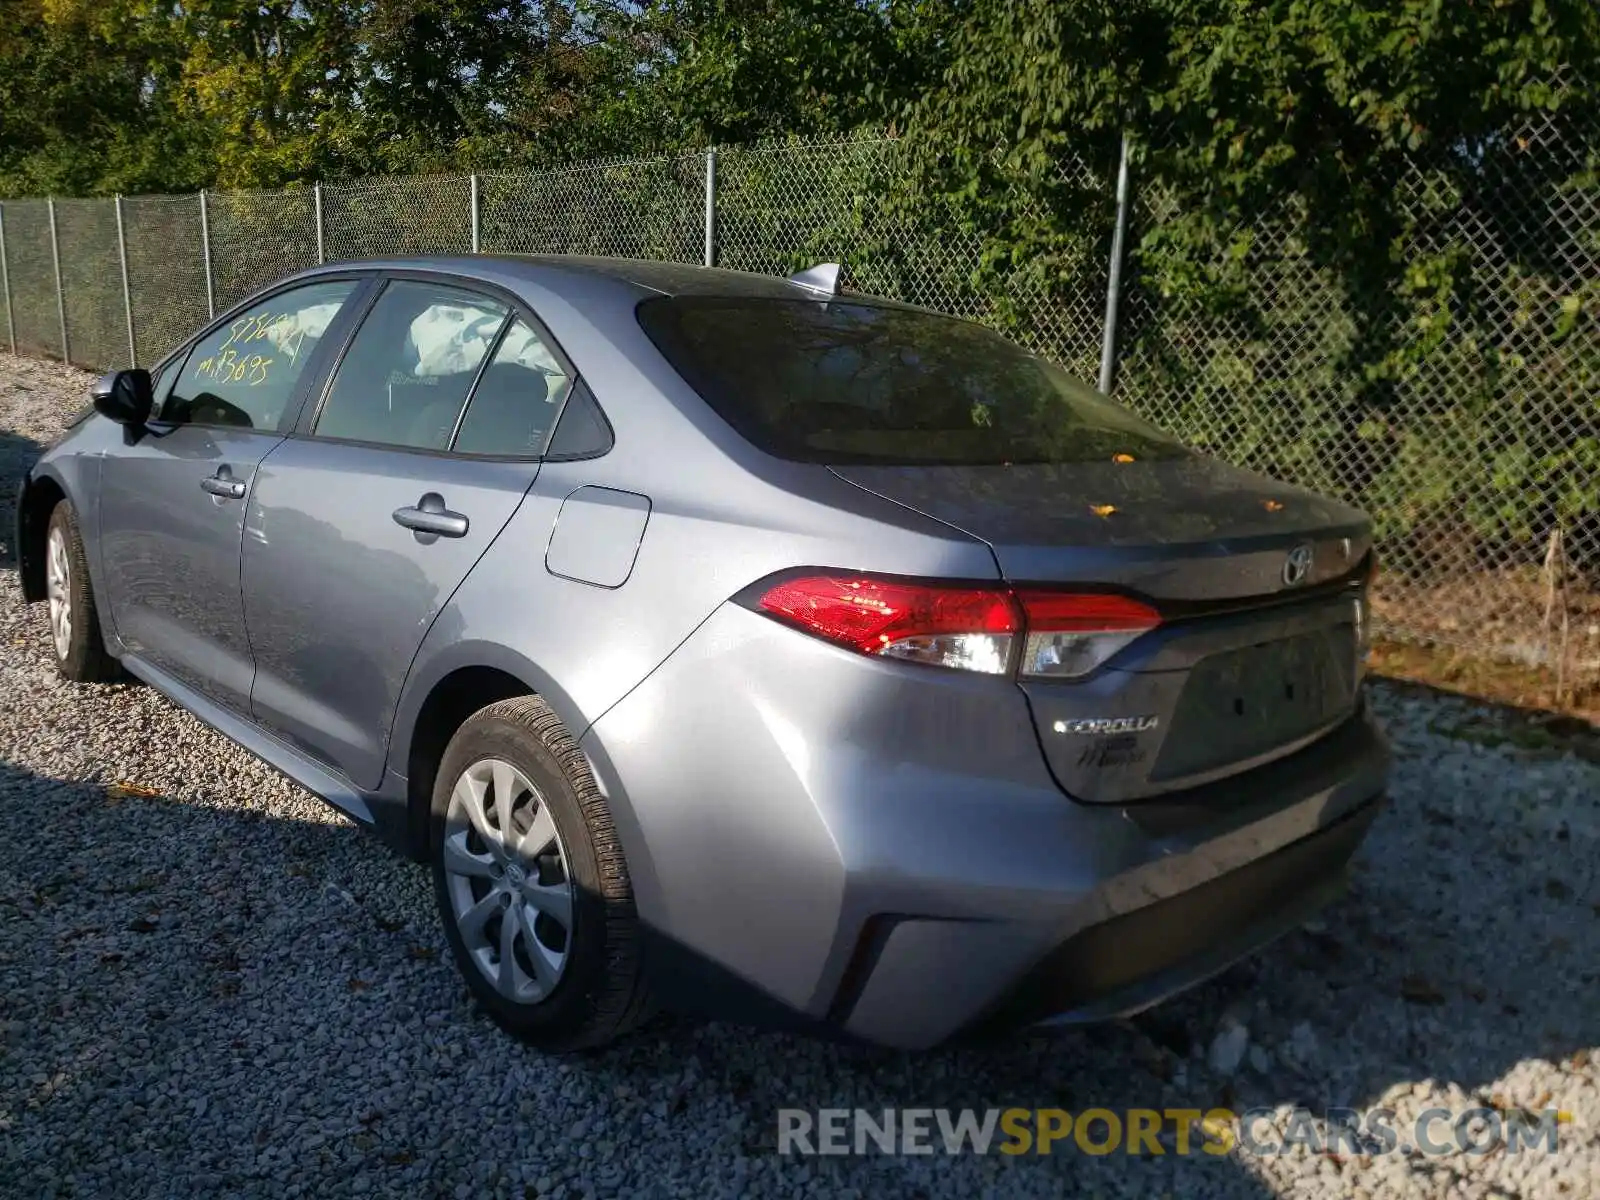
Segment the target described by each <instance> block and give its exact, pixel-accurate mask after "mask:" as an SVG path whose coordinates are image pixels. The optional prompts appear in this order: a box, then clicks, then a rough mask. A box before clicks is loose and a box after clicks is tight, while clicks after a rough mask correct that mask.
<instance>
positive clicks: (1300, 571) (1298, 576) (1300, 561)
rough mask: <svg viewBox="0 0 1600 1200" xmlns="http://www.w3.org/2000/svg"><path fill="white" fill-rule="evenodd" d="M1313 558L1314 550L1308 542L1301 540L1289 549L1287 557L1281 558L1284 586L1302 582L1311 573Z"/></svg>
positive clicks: (1314, 557)
mask: <svg viewBox="0 0 1600 1200" xmlns="http://www.w3.org/2000/svg"><path fill="white" fill-rule="evenodd" d="M1315 559H1316V551H1315V550H1313V549H1312V548H1311V543H1310V542H1301V543H1300V544H1299V545H1298V546H1296V547H1295V548H1294V549H1293V550H1291V551H1289V557H1288V558H1286V559H1284V560H1283V582H1284V586H1285V587H1293V586H1294V585H1295V584H1297V583H1304V582H1305V579H1306V576H1307V575H1309V574H1311V564H1312V562H1313V561H1314V560H1315Z"/></svg>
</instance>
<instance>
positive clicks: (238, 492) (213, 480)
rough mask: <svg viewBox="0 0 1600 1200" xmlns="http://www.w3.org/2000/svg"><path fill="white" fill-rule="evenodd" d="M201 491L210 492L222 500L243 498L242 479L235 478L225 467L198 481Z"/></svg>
mask: <svg viewBox="0 0 1600 1200" xmlns="http://www.w3.org/2000/svg"><path fill="white" fill-rule="evenodd" d="M200 487H201V489H202V490H203V491H207V492H210V493H211V494H212V495H213V496H220V497H222V498H223V499H224V500H243V499H244V480H242V479H235V478H234V477H233V475H232V474H231V473H230V472H229V471H228V469H227V468H226V467H224V468H222V469H221V470H219V471H218V472H217V473H216V474H215V475H207V476H206V477H205V478H204V479H202V480H201V481H200Z"/></svg>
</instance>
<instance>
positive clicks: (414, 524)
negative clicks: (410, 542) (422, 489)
mask: <svg viewBox="0 0 1600 1200" xmlns="http://www.w3.org/2000/svg"><path fill="white" fill-rule="evenodd" d="M394 520H395V524H396V525H403V526H404V527H405V528H407V529H410V530H412V531H413V532H415V533H417V534H419V535H425V534H430V533H431V534H433V535H435V536H436V537H451V538H458V537H466V536H467V528H468V527H469V525H470V524H471V522H469V521H468V520H467V518H466V516H465V515H464V514H462V513H458V512H451V511H450V510H449V509H448V508H446V507H445V506H444V497H443V496H441V495H439V493H438V492H429V493H428V494H427V495H425V496H423V497H422V499H420V500H418V501H417V503H416V505H415V507H411V506H407V507H405V508H397V509H395V510H394Z"/></svg>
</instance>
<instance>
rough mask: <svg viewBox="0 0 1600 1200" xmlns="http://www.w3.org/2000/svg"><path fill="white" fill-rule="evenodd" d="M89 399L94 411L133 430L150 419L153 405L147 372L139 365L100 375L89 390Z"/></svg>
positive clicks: (152, 395)
mask: <svg viewBox="0 0 1600 1200" xmlns="http://www.w3.org/2000/svg"><path fill="white" fill-rule="evenodd" d="M89 398H90V399H91V400H93V401H94V410H95V412H97V413H99V414H100V415H101V416H103V417H110V418H111V419H112V420H113V421H115V422H116V423H117V424H118V425H127V426H129V427H130V428H133V429H139V428H141V427H142V426H143V425H144V423H145V422H146V421H148V420H149V419H150V410H151V408H152V407H154V405H155V392H154V389H152V387H151V386H150V372H149V371H146V370H145V369H144V368H142V367H134V368H133V369H132V370H128V371H112V372H111V373H110V374H109V375H102V376H101V377H100V379H99V381H98V382H97V383H96V384H95V385H94V387H92V388H91V389H89Z"/></svg>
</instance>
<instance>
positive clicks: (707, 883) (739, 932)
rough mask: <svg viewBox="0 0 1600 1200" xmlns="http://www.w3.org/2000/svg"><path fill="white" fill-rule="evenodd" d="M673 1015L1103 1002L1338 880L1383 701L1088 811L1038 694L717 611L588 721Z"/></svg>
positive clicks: (1271, 932) (1327, 892) (1201, 959)
mask: <svg viewBox="0 0 1600 1200" xmlns="http://www.w3.org/2000/svg"><path fill="white" fill-rule="evenodd" d="M582 745H583V748H584V750H585V752H586V753H587V754H588V755H589V758H590V761H591V763H592V764H593V766H594V769H595V772H596V776H597V778H598V779H599V781H600V783H601V786H602V788H603V789H604V790H605V791H606V793H607V795H608V796H609V797H610V799H611V804H612V809H613V812H614V814H615V816H616V819H617V827H618V832H619V835H620V836H621V838H622V842H623V847H624V849H625V851H626V853H627V856H628V861H629V866H630V870H631V873H632V876H633V882H634V891H635V897H636V900H637V903H638V907H639V912H640V915H641V918H642V919H643V921H644V922H645V925H646V930H647V936H648V938H649V946H650V954H651V960H650V961H651V969H652V971H653V972H654V974H655V976H656V978H655V983H656V986H657V989H658V991H659V992H660V993H661V995H662V998H663V1000H664V1001H665V1002H666V1003H667V1004H668V1006H670V1007H674V1008H678V1009H682V1010H687V1011H693V1012H698V1013H703V1014H706V1015H712V1016H719V1017H731V1018H735V1019H754V1020H758V1021H762V1022H765V1023H771V1022H781V1023H788V1024H799V1025H803V1026H805V1027H808V1028H811V1029H815V1030H820V1031H827V1032H835V1033H840V1034H843V1035H845V1036H848V1037H851V1038H856V1039H860V1040H865V1041H869V1042H873V1043H878V1044H882V1045H889V1046H897V1047H904V1048H908V1049H914V1048H921V1047H926V1046H931V1045H934V1044H937V1043H938V1042H941V1041H943V1040H945V1039H947V1038H949V1037H951V1036H953V1035H955V1034H957V1033H960V1032H962V1031H964V1030H967V1029H970V1028H973V1027H975V1026H980V1025H984V1026H992V1025H995V1024H1018V1023H1029V1022H1035V1021H1041V1020H1052V1019H1064V1020H1089V1019H1095V1018H1097V1017H1104V1016H1111V1015H1116V1014H1118V1013H1122V1012H1127V1011H1132V1010H1135V1009H1138V1008H1142V1007H1145V1006H1146V1005H1148V1004H1150V1003H1154V1002H1155V1001H1157V1000H1159V999H1161V998H1162V997H1164V996H1166V995H1169V994H1171V993H1172V992H1174V991H1177V990H1181V989H1182V988H1183V987H1187V986H1189V985H1191V984H1193V983H1195V982H1198V981H1199V980H1201V979H1203V978H1205V977H1206V976H1207V975H1209V974H1212V973H1214V972H1215V971H1216V970H1219V969H1220V968H1221V967H1222V966H1225V965H1226V964H1227V963H1228V962H1231V961H1233V960H1234V959H1235V958H1237V957H1239V956H1241V955H1243V954H1247V953H1249V952H1250V951H1252V950H1254V949H1255V948H1257V947H1258V946H1260V945H1261V944H1263V943H1264V942H1265V941H1268V940H1270V939H1271V938H1272V937H1274V936H1276V935H1277V934H1279V933H1281V932H1283V931H1284V930H1286V929H1287V928H1290V927H1292V925H1293V924H1294V923H1295V922H1296V921H1298V920H1300V919H1303V917H1304V915H1305V914H1306V913H1307V912H1309V911H1310V910H1311V909H1312V908H1314V907H1316V906H1317V905H1319V904H1321V903H1323V902H1325V901H1326V900H1327V899H1329V898H1330V897H1331V896H1332V895H1333V894H1335V893H1336V891H1337V889H1338V887H1339V885H1340V883H1341V881H1342V876H1343V868H1344V864H1345V863H1346V862H1347V861H1348V859H1349V857H1350V855H1351V853H1353V852H1354V850H1355V848H1356V846H1357V845H1358V844H1359V842H1360V840H1361V837H1362V835H1363V834H1364V833H1365V831H1366V829H1367V827H1368V826H1369V825H1370V823H1371V820H1372V818H1373V816H1374V814H1375V813H1376V811H1377V808H1378V805H1377V801H1378V798H1379V797H1380V796H1381V795H1382V793H1383V790H1384V787H1385V784H1386V780H1387V770H1388V753H1387V750H1386V748H1385V746H1384V743H1383V739H1382V737H1381V735H1380V734H1379V733H1378V731H1377V729H1376V727H1375V726H1374V725H1373V723H1372V722H1371V720H1370V719H1369V718H1368V717H1367V716H1366V715H1365V713H1360V714H1358V715H1356V716H1354V717H1352V718H1351V719H1350V720H1349V721H1347V722H1345V724H1344V725H1342V726H1340V727H1339V728H1338V729H1337V730H1335V731H1334V732H1332V733H1330V734H1329V735H1327V736H1326V737H1324V738H1322V739H1320V740H1319V741H1317V742H1315V743H1313V744H1312V745H1310V746H1308V747H1306V748H1304V749H1302V750H1300V751H1297V752H1296V753H1294V754H1291V755H1288V756H1286V757H1284V758H1281V759H1278V760H1276V761H1274V762H1271V763H1269V764H1267V765H1265V766H1262V767H1258V768H1256V769H1254V770H1251V771H1249V772H1246V773H1244V774H1241V775H1236V776H1233V777H1231V778H1229V779H1226V780H1222V781H1219V782H1216V783H1213V784H1209V785H1206V786H1204V787H1199V788H1193V789H1190V790H1188V791H1185V792H1182V793H1174V794H1169V795H1166V796H1163V797H1160V798H1159V799H1154V800H1147V801H1140V802H1136V803H1129V804H1125V805H1112V804H1101V805H1088V804H1079V803H1076V802H1074V801H1072V800H1071V799H1069V798H1068V797H1067V796H1066V795H1064V794H1063V793H1062V791H1061V790H1060V789H1059V788H1058V787H1057V786H1056V784H1055V781H1054V780H1053V779H1052V778H1051V776H1050V774H1049V771H1048V769H1047V767H1046V765H1045V761H1044V756H1043V754H1042V752H1041V750H1040V748H1039V743H1038V738H1037V735H1036V734H1035V732H1034V726H1033V723H1032V720H1031V718H1030V716H1029V713H1028V710H1027V706H1026V701H1025V699H1024V697H1023V696H1022V694H1021V692H1020V690H1019V689H1018V688H1017V687H1016V686H1015V685H1014V684H1012V683H1009V682H1008V681H1005V680H1001V679H996V678H994V677H982V676H973V675H967V674H966V673H962V672H940V671H933V670H928V669H923V668H917V667H914V666H909V665H905V664H897V663H890V662H883V661H877V660H870V659H865V658H862V657H860V656H857V655H854V654H851V653H849V652H848V651H844V650H840V649H837V648H835V647H832V646H829V645H826V644H824V643H820V642H817V641H815V640H813V639H810V638H807V637H805V636H804V635H801V634H798V633H796V632H794V631H792V630H789V629H787V628H784V627H782V626H780V625H778V624H776V623H775V622H772V621H769V620H766V619H765V618H762V617H760V616H757V615H755V614H753V613H749V612H746V611H745V610H743V609H739V608H736V607H734V606H726V607H725V608H723V609H721V610H719V611H718V612H717V613H716V614H714V616H713V617H712V618H711V619H710V620H708V621H707V622H706V624H705V625H703V626H702V627H701V629H700V630H699V631H698V632H697V633H696V634H695V635H694V636H693V637H691V638H690V639H689V641H688V642H686V643H685V644H684V645H683V646H682V647H680V648H679V650H678V651H677V652H676V653H675V654H674V655H673V656H672V657H671V658H669V659H668V660H667V662H666V663H664V664H663V665H662V666H661V667H660V668H659V669H658V670H657V671H656V672H654V673H653V674H652V675H651V676H650V677H649V678H647V679H646V680H645V681H644V682H643V683H642V684H641V685H640V686H639V687H638V688H637V689H635V690H634V692H633V693H631V694H630V695H629V696H628V697H626V698H625V699H624V700H623V701H621V702H620V703H619V704H618V705H617V706H616V707H615V708H613V709H612V710H611V711H610V712H608V713H606V714H605V715H604V716H603V717H602V718H601V719H600V720H599V721H597V722H596V723H595V725H594V726H593V727H592V728H591V729H590V730H589V731H588V733H587V734H586V735H585V736H584V738H583V739H582Z"/></svg>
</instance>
